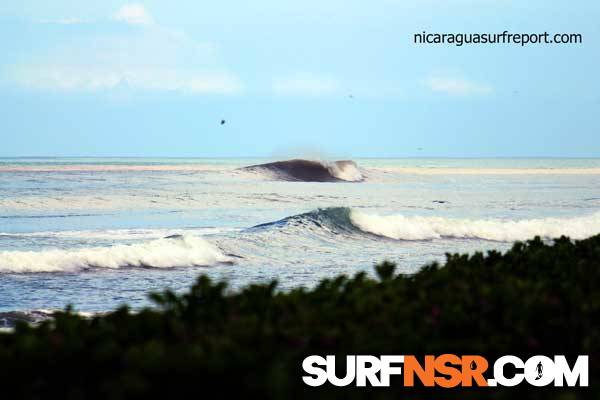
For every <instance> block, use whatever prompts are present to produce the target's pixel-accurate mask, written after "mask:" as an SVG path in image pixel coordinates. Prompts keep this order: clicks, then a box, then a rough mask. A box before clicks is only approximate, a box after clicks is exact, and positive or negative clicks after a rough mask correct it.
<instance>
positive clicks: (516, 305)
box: [0, 235, 600, 399]
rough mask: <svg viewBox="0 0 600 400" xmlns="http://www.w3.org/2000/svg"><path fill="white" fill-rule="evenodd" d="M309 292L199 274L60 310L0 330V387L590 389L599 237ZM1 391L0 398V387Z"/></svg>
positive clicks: (84, 394)
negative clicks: (477, 375) (357, 365)
mask: <svg viewBox="0 0 600 400" xmlns="http://www.w3.org/2000/svg"><path fill="white" fill-rule="evenodd" d="M376 272H377V275H378V279H377V280H374V279H371V278H368V277H367V276H366V275H365V274H362V273H359V274H357V275H355V276H354V277H346V276H338V277H336V278H335V279H328V280H323V281H322V282H321V283H320V284H319V285H318V286H316V287H315V288H313V289H305V288H298V289H295V290H292V291H289V292H281V291H278V290H276V283H275V282H273V283H271V284H264V285H263V284H261V285H251V286H249V287H247V288H245V289H243V290H241V291H239V292H236V293H228V292H227V290H226V284H225V283H213V282H211V280H210V279H209V278H208V277H206V276H200V277H199V278H198V281H197V282H196V284H195V285H194V286H192V288H191V289H190V291H189V292H188V293H186V294H183V295H177V294H175V293H173V292H171V291H165V292H163V293H154V294H152V295H151V299H152V300H153V301H154V302H155V304H156V306H155V307H153V308H148V309H144V310H141V311H140V312H135V313H133V312H130V310H128V308H126V307H123V308H120V309H118V310H116V311H114V312H112V313H109V314H106V315H103V316H97V317H94V318H91V319H86V318H82V317H80V316H78V315H76V314H74V313H72V312H71V311H70V310H69V309H67V310H66V311H65V312H61V313H57V314H56V315H55V318H54V320H52V321H46V322H44V323H42V324H41V325H39V326H36V327H32V326H29V325H26V324H19V325H18V326H17V327H16V329H15V331H14V333H12V334H3V335H0V393H4V394H7V395H8V394H9V393H10V394H12V395H14V396H15V397H14V398H31V399H38V398H54V397H57V398H58V397H59V398H63V399H93V398H98V399H136V398H140V399H141V398H157V397H164V398H173V397H174V396H175V395H176V394H179V393H181V394H183V393H193V394H194V397H198V398H202V397H209V396H210V397H214V396H215V395H216V396H219V397H228V395H233V394H238V396H239V394H242V395H243V396H244V397H258V396H260V397H261V398H366V397H369V398H370V397H376V398H407V397H417V398H423V397H427V398H431V397H436V398H439V397H448V398H464V397H468V398H479V397H486V398H508V397H514V396H515V395H518V396H524V395H526V397H523V398H540V399H542V398H544V399H545V398H549V397H553V398H565V399H570V398H600V389H599V388H600V386H599V385H600V381H599V380H598V378H597V377H596V374H595V372H596V371H597V367H596V365H595V360H597V359H598V355H599V350H600V322H599V321H600V290H598V288H599V287H600V235H598V236H595V237H592V238H589V239H587V240H583V241H578V242H572V241H570V240H569V239H568V238H564V237H563V238H560V239H557V240H555V241H554V242H553V243H552V244H545V243H544V242H542V241H541V240H540V239H537V238H536V239H535V240H532V241H529V242H527V243H516V244H515V245H514V246H513V248H512V249H511V250H510V251H508V252H506V253H505V254H501V253H499V252H495V251H492V252H489V253H487V254H485V255H484V254H482V253H476V254H474V255H471V256H469V255H459V254H453V255H450V254H449V255H447V261H446V264H445V265H444V266H440V265H438V264H431V265H427V266H425V267H423V268H422V270H421V271H420V272H418V273H416V274H414V275H396V274H394V264H392V263H389V262H385V263H382V264H379V265H378V266H376ZM444 353H454V354H458V355H462V354H481V355H484V356H486V357H488V359H489V360H491V361H492V362H493V360H494V359H495V357H497V356H500V355H505V354H514V355H518V356H520V357H522V358H524V359H525V358H527V357H529V356H531V355H536V354H544V355H548V356H552V355H555V354H565V355H571V356H572V355H578V354H587V355H589V356H590V387H589V388H587V389H585V388H581V389H569V388H564V389H560V390H559V389H555V388H553V389H543V390H539V389H537V390H531V388H530V387H527V386H519V387H517V388H514V389H489V388H488V389H485V388H484V389H467V388H465V389H461V388H457V389H452V390H446V391H439V392H438V391H432V389H422V388H421V389H418V388H413V389H408V388H403V387H402V386H401V385H396V386H392V387H391V388H389V389H377V390H375V389H368V388H356V387H350V388H346V389H340V388H334V387H331V386H328V385H325V386H323V387H321V388H318V389H316V388H309V387H308V386H305V385H304V383H303V382H302V380H301V376H302V375H304V372H303V371H302V369H301V363H302V360H303V359H304V357H306V356H308V355H312V354H317V355H338V356H345V355H348V354H373V355H382V354H415V355H426V354H435V355H439V354H444ZM6 398H9V397H6Z"/></svg>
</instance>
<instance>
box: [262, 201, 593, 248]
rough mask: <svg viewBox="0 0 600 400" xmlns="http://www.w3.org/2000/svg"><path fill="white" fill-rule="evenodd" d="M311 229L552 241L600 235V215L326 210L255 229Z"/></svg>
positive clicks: (417, 237)
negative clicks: (534, 216)
mask: <svg viewBox="0 0 600 400" xmlns="http://www.w3.org/2000/svg"><path fill="white" fill-rule="evenodd" d="M283 225H286V226H289V225H294V226H310V227H316V228H321V229H326V230H329V231H332V232H334V233H351V232H355V233H366V234H372V235H376V236H380V237H385V238H389V239H395V240H432V239H441V238H460V239H481V240H490V241H498V242H512V241H516V240H527V239H532V238H533V237H535V236H540V237H542V238H544V239H554V238H558V237H560V236H562V235H565V236H569V237H571V238H572V239H584V238H587V237H590V236H593V235H595V234H597V233H599V232H600V213H596V214H593V215H590V216H585V217H576V218H539V219H523V220H515V221H511V220H503V219H460V218H443V217H419V216H404V215H389V216H382V215H376V214H368V213H365V212H362V211H358V210H354V209H350V208H343V207H337V208H326V209H319V210H316V211H312V212H309V213H305V214H300V215H295V216H292V217H287V218H284V219H282V220H279V221H276V222H272V223H269V224H262V225H258V226H256V227H254V228H253V229H257V228H268V227H277V226H283Z"/></svg>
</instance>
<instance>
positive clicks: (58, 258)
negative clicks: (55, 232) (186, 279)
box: [0, 235, 232, 273]
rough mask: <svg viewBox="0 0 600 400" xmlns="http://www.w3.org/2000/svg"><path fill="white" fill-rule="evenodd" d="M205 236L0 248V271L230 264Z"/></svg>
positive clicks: (74, 270)
mask: <svg viewBox="0 0 600 400" xmlns="http://www.w3.org/2000/svg"><path fill="white" fill-rule="evenodd" d="M231 262H232V260H231V258H230V257H228V256H226V255H224V254H223V253H222V252H221V251H220V250H219V249H218V248H217V247H216V246H214V245H212V244H210V243H209V242H207V241H205V240H204V239H201V238H198V237H193V236H189V235H177V236H173V237H168V238H162V239H155V240H151V241H147V242H142V243H135V244H129V245H124V244H120V245H115V246H111V247H90V248H83V249H75V250H58V249H57V250H42V251H2V252H0V273H35V272H77V271H82V270H86V269H91V268H110V269H117V268H125V267H138V268H139V267H145V268H175V267H194V266H211V265H217V264H220V263H231Z"/></svg>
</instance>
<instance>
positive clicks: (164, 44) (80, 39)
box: [10, 4, 243, 95]
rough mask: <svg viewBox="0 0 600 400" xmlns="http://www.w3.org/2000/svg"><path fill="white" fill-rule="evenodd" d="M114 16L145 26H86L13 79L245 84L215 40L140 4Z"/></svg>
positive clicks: (63, 85) (162, 86)
mask: <svg viewBox="0 0 600 400" xmlns="http://www.w3.org/2000/svg"><path fill="white" fill-rule="evenodd" d="M113 17H114V19H117V20H120V21H125V22H127V23H131V24H142V25H143V28H144V29H135V30H130V31H126V32H123V31H117V32H116V33H115V32H111V30H110V29H107V31H106V32H97V31H94V32H82V34H81V35H78V36H75V37H73V38H72V39H71V40H69V41H61V42H56V43H55V46H50V47H49V48H48V49H47V50H46V51H38V52H33V53H31V54H30V55H28V57H27V58H26V59H27V61H25V62H23V63H21V64H18V65H15V66H13V67H12V69H11V71H10V77H11V78H12V80H13V82H14V83H16V84H17V85H19V86H22V87H26V88H29V89H34V90H51V91H62V92H78V91H80V92H93V91H103V90H112V89H119V90H124V89H130V90H142V91H177V92H182V93H190V94H222V95H229V94H236V93H240V92H241V91H242V90H243V85H242V83H241V81H240V79H239V78H238V77H237V76H236V75H235V74H233V73H231V72H229V69H228V68H226V67H225V66H223V65H222V64H220V63H219V62H218V59H217V57H216V50H215V47H214V46H212V45H211V44H207V43H199V42H197V41H195V40H193V39H192V38H190V37H189V36H187V35H186V34H185V33H184V32H180V31H173V30H171V29H168V28H165V27H162V26H160V25H159V24H156V23H154V22H153V20H152V17H151V16H150V14H149V13H148V12H147V11H146V10H145V9H144V7H143V6H141V5H139V4H128V5H125V6H123V7H121V8H120V9H119V10H118V12H117V13H116V14H115V15H114V16H113ZM107 28H110V26H108V27H107Z"/></svg>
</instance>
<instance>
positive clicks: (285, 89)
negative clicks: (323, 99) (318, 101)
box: [272, 75, 338, 96]
mask: <svg viewBox="0 0 600 400" xmlns="http://www.w3.org/2000/svg"><path fill="white" fill-rule="evenodd" d="M272 90H273V92H274V93H276V94H281V95H309V96H318V95H326V94H332V93H335V92H337V91H338V84H337V82H336V81H335V80H333V79H331V78H323V77H317V76H311V75H296V76H292V77H289V78H284V79H276V80H275V81H274V82H273V85H272Z"/></svg>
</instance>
